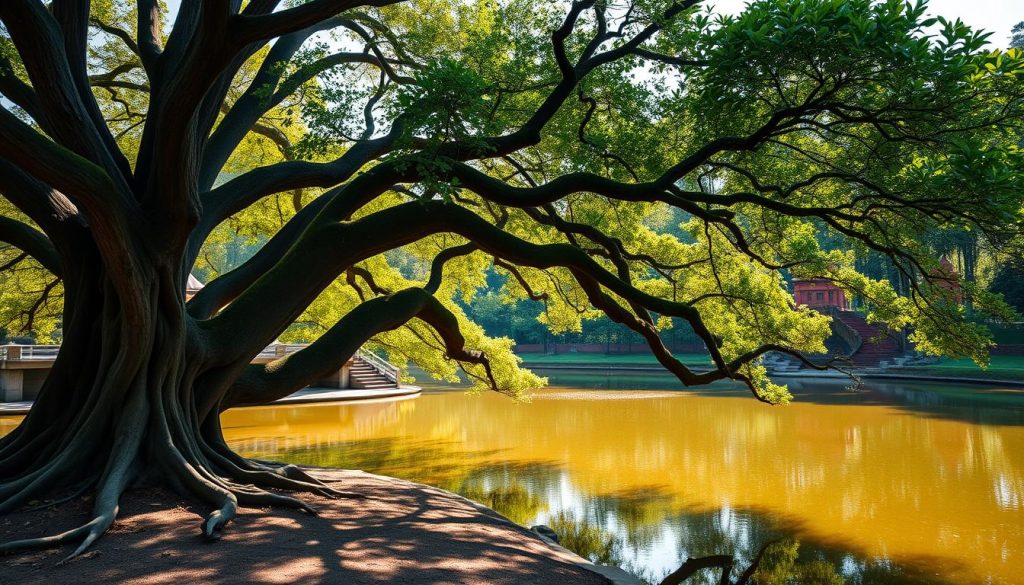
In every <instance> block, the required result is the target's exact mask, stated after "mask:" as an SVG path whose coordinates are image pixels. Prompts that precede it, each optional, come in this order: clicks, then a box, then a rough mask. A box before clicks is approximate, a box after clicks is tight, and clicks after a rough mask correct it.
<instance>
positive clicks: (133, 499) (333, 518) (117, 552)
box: [0, 469, 625, 585]
mask: <svg viewBox="0 0 1024 585" xmlns="http://www.w3.org/2000/svg"><path fill="white" fill-rule="evenodd" d="M315 475H317V476H318V477H319V478H321V479H322V480H323V481H325V482H326V483H328V484H329V485H331V486H332V487H334V488H336V489H340V490H344V491H346V492H352V493H356V494H362V495H365V496H366V497H365V498H360V499H348V498H346V499H338V500H329V499H326V498H323V497H320V496H313V495H305V496H303V498H304V499H306V500H307V501H308V502H310V503H311V504H313V505H314V507H316V508H317V509H318V510H319V515H318V516H310V515H307V514H303V513H301V512H296V511H292V510H276V509H275V510H258V509H251V508H243V509H241V510H240V512H239V515H238V517H237V518H236V519H235V521H234V522H233V523H232V524H231V525H230V526H229V527H228V528H227V530H225V532H224V536H223V538H222V539H221V540H220V541H218V542H216V543H206V542H204V541H202V540H200V538H199V535H198V532H199V531H198V527H199V523H200V520H201V515H202V514H203V513H205V512H207V511H208V510H207V508H208V506H205V505H202V504H196V503H194V502H189V501H185V500H182V499H180V498H178V497H177V496H175V495H174V494H172V493H169V492H166V491H164V490H160V489H145V490H135V491H130V492H127V493H126V494H125V495H124V496H123V497H122V503H121V514H120V517H119V519H118V520H117V522H115V524H114V526H113V527H112V528H111V530H110V532H108V534H106V535H104V537H103V538H102V539H100V540H99V541H97V543H96V544H95V545H93V547H92V548H91V549H90V550H89V551H88V552H86V553H85V554H84V555H83V556H82V557H79V558H78V559H76V560H74V561H72V562H70V563H67V564H65V565H61V566H55V565H56V563H57V561H58V560H59V559H61V558H63V557H64V556H65V555H66V554H67V553H68V552H69V550H50V551H41V552H36V553H26V554H22V555H15V556H9V557H2V558H0V572H2V573H3V575H4V579H5V581H6V580H10V582H14V583H49V584H56V583H108V582H119V583H134V584H146V585H150V584H156V583H180V582H188V583H192V582H203V583H218V584H221V583H298V582H301V583H346V584H351V585H361V584H370V583H404V584H407V585H417V584H424V585H425V584H434V583H490V584H495V585H499V584H509V585H512V584H519V583H531V584H535V585H548V584H550V585H561V584H564V583H578V584H581V585H591V584H593V585H605V584H608V583H611V581H609V580H608V579H607V578H606V577H604V576H602V575H600V574H598V573H597V572H595V571H594V570H593V569H592V567H593V565H590V564H589V563H588V562H587V561H585V560H584V559H582V558H580V557H578V556H576V555H575V554H573V553H571V552H569V551H567V550H565V549H562V548H561V547H552V546H549V545H548V544H547V543H545V542H544V541H543V540H542V539H541V538H539V537H538V536H536V535H535V534H533V533H532V532H530V531H529V530H527V529H525V528H523V527H521V526H518V525H516V524H514V523H513V522H511V521H510V520H508V519H506V518H504V517H503V516H500V515H499V514H497V513H496V512H494V511H493V510H490V509H489V508H486V507H484V506H481V505H479V504H475V503H473V502H470V501H469V500H467V499H465V498H462V497H461V496H458V495H456V494H453V493H450V492H447V491H444V490H440V489H437V488H433V487H428V486H425V485H421V484H417V483H413V482H409V481H404V480H400V479H394V478H390V477H385V476H380V475H373V474H369V473H364V472H361V471H350V470H326V469H317V470H316V472H315ZM87 510H88V503H87V502H84V501H82V500H81V499H78V500H73V501H72V502H70V503H67V504H63V505H61V506H60V507H59V508H50V509H46V510H42V511H37V512H27V513H26V512H16V513H13V514H10V515H7V516H5V517H4V518H3V519H2V520H0V540H3V541H8V540H11V539H16V538H26V537H31V536H40V535H43V534H46V533H54V532H61V531H63V530H66V529H68V528H71V527H73V526H74V525H75V523H77V522H80V520H81V518H80V517H84V516H86V514H87ZM621 583H625V581H621Z"/></svg>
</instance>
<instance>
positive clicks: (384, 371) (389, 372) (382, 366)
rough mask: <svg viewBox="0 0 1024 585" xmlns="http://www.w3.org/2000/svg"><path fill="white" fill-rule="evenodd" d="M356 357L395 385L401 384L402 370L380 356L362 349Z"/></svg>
mask: <svg viewBox="0 0 1024 585" xmlns="http://www.w3.org/2000/svg"><path fill="white" fill-rule="evenodd" d="M356 357H357V358H359V359H361V360H363V361H364V362H366V363H367V364H369V365H370V367H372V368H373V369H375V370H377V371H378V372H380V374H381V375H382V376H384V377H385V378H387V379H388V380H391V381H392V382H394V383H395V384H400V383H401V379H402V369H401V368H399V367H398V366H396V365H394V364H392V363H391V362H389V361H387V360H385V359H384V358H382V357H380V356H378V355H377V354H375V353H373V352H370V351H366V350H365V349H360V350H359V351H357V352H356Z"/></svg>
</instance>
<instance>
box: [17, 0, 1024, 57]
mask: <svg viewBox="0 0 1024 585" xmlns="http://www.w3.org/2000/svg"><path fill="white" fill-rule="evenodd" d="M0 1H2V0H0ZM538 1H540V0H538ZM180 3H181V0H167V5H168V7H169V8H170V9H171V13H172V14H174V13H177V11H178V5H179V4H180ZM706 3H707V4H709V5H711V6H714V7H715V8H716V9H717V10H718V11H720V12H725V13H730V14H733V13H736V12H739V11H741V10H743V6H744V5H746V3H747V0H707V2H706ZM1014 5H1016V6H1014ZM928 8H929V12H930V13H931V14H932V15H933V16H944V17H946V18H949V19H953V18H959V19H960V20H962V21H964V22H965V23H967V25H968V26H970V27H971V28H975V29H979V28H980V29H984V30H985V31H988V32H991V33H993V34H992V36H991V37H990V38H989V42H990V44H991V45H992V46H993V47H1006V46H1008V45H1009V42H1010V29H1011V28H1013V25H1014V24H1016V23H1018V22H1021V21H1024V1H1022V0H931V1H930V2H928Z"/></svg>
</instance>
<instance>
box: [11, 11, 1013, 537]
mask: <svg viewBox="0 0 1024 585" xmlns="http://www.w3.org/2000/svg"><path fill="white" fill-rule="evenodd" d="M0 20H2V23H3V26H4V28H3V31H2V34H0V94H2V96H3V98H4V99H3V100H2V102H0V105H2V108H0V193H2V195H3V200H2V207H3V215H2V217H0V241H3V242H4V243H5V244H7V246H8V247H7V248H5V249H4V250H3V252H0V253H2V254H3V255H4V258H3V259H2V264H0V268H2V269H3V273H4V274H3V276H2V278H3V279H4V280H3V283H4V287H3V290H4V292H3V296H2V297H0V311H2V312H3V313H4V315H5V318H6V320H7V321H8V323H10V324H12V325H16V324H20V325H23V326H25V327H27V328H28V329H32V330H34V331H36V333H37V334H38V335H40V336H43V337H53V338H59V339H60V340H61V341H62V342H63V349H62V352H61V357H60V358H59V359H58V362H57V364H56V365H55V369H54V374H53V375H51V380H48V382H47V386H46V387H44V390H43V392H42V394H41V395H40V398H39V400H38V401H37V403H36V406H35V407H34V408H33V414H31V415H30V416H29V417H28V418H27V419H26V421H25V423H24V424H23V425H22V427H20V428H19V430H18V431H16V432H15V433H12V436H10V437H7V438H5V439H4V440H3V441H4V442H2V443H0V477H10V478H12V481H11V482H9V483H6V484H5V486H4V487H2V488H0V512H2V511H4V510H8V509H13V508H14V507H16V506H17V505H19V504H20V503H21V502H24V501H27V499H28V498H30V497H32V496H33V495H34V494H35V493H37V492H38V491H39V489H40V487H41V486H46V485H48V482H49V481H50V480H53V481H56V479H55V478H61V481H64V480H65V479H66V480H67V481H70V478H75V479H77V476H75V473H78V470H79V468H78V467H76V465H77V462H78V461H80V459H81V457H83V456H85V455H83V454H86V451H87V450H91V451H89V452H88V453H87V454H88V456H89V457H94V458H96V459H98V460H102V461H107V462H106V463H105V465H106V467H102V466H101V469H103V470H104V471H103V473H102V474H101V475H100V474H97V475H99V478H100V479H99V480H98V481H99V483H98V484H97V485H98V492H99V497H98V499H97V504H96V507H97V521H96V522H94V523H90V524H88V525H86V526H83V527H82V528H81V529H79V531H75V532H73V533H67V534H65V535H62V536H61V538H60V539H58V541H60V542H63V541H66V540H70V539H75V538H82V537H83V536H84V537H85V538H84V544H83V547H84V546H87V545H88V543H89V542H91V541H92V540H93V539H94V538H95V537H96V536H98V534H99V533H101V532H102V530H104V529H105V528H106V526H109V522H110V521H112V518H113V514H114V513H115V512H116V500H117V496H118V495H119V494H120V491H121V490H122V489H123V488H124V486H125V485H127V483H128V481H129V479H130V478H131V477H133V474H134V473H135V471H136V470H137V469H138V468H140V467H141V468H147V466H153V465H156V466H158V467H159V468H160V469H161V470H162V471H161V473H162V474H163V476H165V477H167V478H168V479H169V481H171V483H172V484H173V485H176V486H178V487H183V488H184V489H186V490H187V489H192V490H193V491H195V492H196V493H199V494H201V495H202V497H203V498H204V499H206V500H208V501H210V502H213V503H215V504H216V505H217V506H218V511H217V512H215V513H214V514H212V515H211V517H210V518H209V519H208V521H207V523H206V524H204V531H205V532H206V533H208V534H213V533H215V532H216V531H218V530H219V529H220V527H221V526H223V524H224V523H226V522H227V520H228V519H230V517H231V516H232V515H233V510H234V505H235V504H236V503H237V502H238V501H242V500H243V499H248V501H257V502H259V503H267V502H271V503H278V504H283V505H288V504H291V505H298V504H295V501H294V500H290V499H286V498H282V497H270V496H268V495H267V494H264V493H254V492H253V491H252V490H253V489H254V488H252V487H251V485H252V484H253V483H261V482H262V483H261V484H266V483H268V482H269V485H271V486H274V487H296V488H300V489H302V488H310V489H314V488H311V485H312V483H311V482H309V481H308V478H306V479H301V480H299V481H298V483H289V481H292V480H295V478H294V477H290V478H289V479H288V480H287V481H286V480H285V478H284V477H283V476H280V475H275V476H273V478H270V479H268V477H267V470H266V469H265V468H263V467H260V466H259V465H257V464H254V463H252V462H246V461H244V460H241V459H240V458H238V457H237V456H235V455H234V454H232V453H230V450H228V449H227V448H226V445H224V443H223V438H222V437H221V434H220V430H219V426H218V422H217V412H218V411H219V410H221V409H224V408H228V407H230V406H233V405H237V404H249V403H259V402H266V401H269V400H273V399H276V398H278V397H281V396H284V395H287V394H289V393H291V392H293V391H294V390H296V389H298V388H300V387H302V386H304V385H307V384H309V383H311V382H314V381H316V380H318V379H320V378H322V377H324V376H325V375H326V374H327V373H329V372H331V371H334V370H336V369H337V368H338V367H339V366H340V365H341V364H342V363H344V361H345V360H347V359H348V357H349V356H351V355H352V353H353V352H354V351H355V350H356V349H357V348H358V347H359V346H361V345H362V344H364V343H367V342H371V343H374V344H376V345H377V346H379V347H382V348H384V349H386V350H387V351H388V352H389V353H391V355H392V356H393V357H402V356H405V357H408V358H412V359H414V360H416V361H417V362H419V363H421V364H422V365H425V366H426V367H427V368H428V369H430V370H431V371H433V372H434V373H436V374H439V375H447V376H451V375H453V374H454V373H455V367H456V364H458V365H460V366H461V367H463V368H465V370H466V372H467V373H468V374H469V375H470V376H471V377H472V378H474V379H475V380H477V381H479V382H480V383H481V384H482V385H486V386H490V387H494V388H497V389H499V390H503V391H505V392H508V393H510V394H513V395H520V394H522V393H523V392H524V391H525V390H526V389H528V388H531V387H535V386H537V385H538V384H540V383H541V380H540V379H538V378H536V377H535V376H533V375H532V374H530V373H529V372H526V371H524V370H522V369H520V368H519V366H518V364H517V360H516V359H515V358H514V356H513V355H512V354H511V352H510V345H511V342H510V341H509V340H507V339H490V338H488V337H487V336H486V335H485V334H484V332H483V331H482V330H481V329H480V328H479V327H478V326H476V325H474V324H473V323H471V322H469V320H468V319H467V318H466V317H465V315H464V313H463V312H462V310H461V309H460V306H462V304H463V303H466V302H471V301H472V297H473V295H474V294H475V292H476V290H477V289H478V288H479V287H480V286H482V284H483V283H484V276H485V274H486V273H487V272H488V271H489V270H495V271H497V272H499V273H502V274H504V275H506V276H507V280H506V284H505V286H504V288H503V294H504V295H505V296H506V298H507V299H509V300H513V299H531V300H534V301H536V302H539V303H544V306H545V311H544V313H543V315H542V319H543V320H544V322H545V323H546V324H547V325H548V326H549V327H551V328H552V329H553V330H556V331H559V330H562V331H564V330H572V329H576V328H579V326H580V323H581V321H582V320H586V319H590V318H593V317H594V316H596V315H607V316H608V317H610V318H611V319H612V320H613V321H615V322H617V323H620V324H621V325H622V326H624V327H627V328H629V329H631V330H633V331H635V332H637V333H638V334H640V335H641V336H643V338H644V339H645V340H646V341H647V342H648V343H649V345H650V347H651V350H652V352H654V354H655V355H656V356H657V358H658V360H659V362H660V363H661V364H662V365H664V366H665V367H666V368H667V369H668V370H669V371H671V372H672V373H673V374H675V375H676V376H677V377H678V378H679V379H680V380H681V381H683V382H684V383H686V384H691V385H692V384H703V383H708V382H712V381H715V380H720V379H735V380H740V381H742V382H744V383H746V384H747V385H748V386H749V387H750V389H751V390H752V392H753V393H754V395H755V396H756V397H757V398H759V399H762V400H765V401H770V402H778V401H784V400H786V399H787V398H788V394H787V393H786V391H785V388H783V387H781V386H778V385H776V384H774V383H772V382H771V380H770V379H769V378H768V377H767V376H766V373H765V369H764V368H763V366H761V365H760V357H761V356H763V355H764V354H765V353H766V352H770V351H778V352H784V353H789V354H792V355H795V356H798V357H799V356H802V355H804V354H806V353H808V352H820V351H823V350H824V346H823V342H824V340H825V338H826V337H827V336H828V333H829V325H828V318H827V317H825V316H823V315H820V314H818V313H816V312H814V311H812V310H809V309H808V308H806V307H798V306H795V304H794V303H793V300H792V297H791V295H790V294H789V293H788V291H787V285H786V280H787V278H790V277H798V278H826V279H830V280H833V281H835V282H836V283H837V284H839V285H840V286H842V287H843V288H845V289H846V290H847V291H849V293H850V294H851V295H856V296H857V297H858V298H860V299H863V300H864V302H865V303H866V306H867V307H868V308H869V310H870V312H871V313H870V317H871V318H872V319H876V320H880V321H884V322H885V323H887V324H888V325H889V326H890V327H893V328H895V329H902V328H904V327H910V328H912V332H913V333H912V336H913V339H914V341H916V342H917V347H918V348H919V349H922V350H924V351H928V352H933V353H943V354H947V355H953V356H962V355H966V356H970V357H973V358H974V359H976V360H978V361H979V362H984V361H985V359H986V350H987V347H988V345H989V337H988V335H987V333H986V331H985V329H984V327H983V326H980V325H977V324H976V323H975V322H974V321H969V320H968V319H967V316H966V314H965V311H964V309H963V308H962V306H961V304H960V303H958V302H957V299H956V298H954V295H953V294H951V292H950V290H951V287H950V286H949V282H948V280H949V279H950V278H952V277H951V276H950V275H948V274H946V273H943V272H942V271H940V270H938V259H937V257H936V256H937V254H936V253H935V251H934V250H933V249H932V248H930V247H929V246H928V244H927V242H928V241H929V235H930V234H933V233H935V232H936V231H940V230H961V231H967V232H970V233H972V234H976V235H977V237H978V238H979V240H983V241H984V242H985V243H986V244H987V245H988V246H989V247H990V248H991V249H995V250H1001V249H1005V250H1009V249H1019V248H1015V246H1020V243H1021V241H1022V239H1021V225H1022V223H1021V222H1022V217H1024V210H1022V203H1021V195H1020V194H1021V193H1022V192H1024V189H1022V187H1024V173H1021V172H1020V171H1021V169H1022V162H1024V160H1022V152H1021V149H1020V148H1019V147H1018V145H1017V140H1018V139H1019V136H1020V135H1021V130H1022V128H1021V126H1022V115H1024V84H1022V83H1021V79H1020V77H1021V76H1022V75H1024V54H1022V52H1021V51H1020V50H1008V51H1000V50H988V49H987V48H986V47H985V41H986V35H984V34H980V33H978V32H975V31H972V30H970V29H969V28H967V27H966V26H964V25H963V24H962V23H960V22H959V21H948V20H944V19H939V18H930V17H928V16H927V6H926V5H925V3H924V2H903V1H894V0H885V1H880V2H872V1H870V0H756V1H754V2H751V3H750V4H749V6H748V7H747V8H746V10H745V11H744V12H743V13H742V14H740V15H738V16H735V17H718V16H713V15H711V14H709V13H708V12H707V11H706V9H705V8H704V7H703V6H702V3H701V2H700V1H699V0H668V1H666V0H630V1H627V2H618V1H616V2H611V1H608V0H576V1H573V2H555V3H538V2H535V1H533V0H501V1H497V2H495V1H491V0H479V1H477V0H469V1H460V2H449V1H445V0H430V1H426V0H405V1H402V0H369V1H360V0H310V1H306V2H290V3H281V2H279V0H249V1H248V2H242V1H241V0H230V1H229V0H182V2H181V4H180V7H179V9H178V10H177V12H176V14H175V16H174V18H173V22H171V21H170V20H169V15H168V12H167V10H166V7H165V6H164V5H163V4H162V3H161V2H159V1H157V0H139V1H138V2H128V1H127V0H106V1H95V2H89V1H88V0H53V2H52V3H51V4H49V5H44V4H43V3H42V2H39V1H37V0H5V1H4V2H0ZM868 252H870V253H874V254H881V255H883V256H885V257H887V258H888V259H889V261H890V262H891V263H892V265H893V266H894V267H895V269H896V270H897V271H898V272H899V273H900V274H901V275H902V277H903V279H904V280H905V282H906V283H908V286H909V294H906V295H899V294H897V293H896V292H895V291H894V289H893V288H892V286H890V284H889V283H888V282H887V281H879V280H873V279H870V278H867V277H866V276H864V275H863V274H861V273H859V272H858V271H857V270H856V268H855V267H856V264H855V260H856V258H857V257H858V256H859V255H864V254H866V253H868ZM192 271H194V272H196V273H197V274H199V275H201V276H203V277H204V278H205V279H207V280H208V282H207V284H206V286H205V287H204V288H203V289H202V290H201V291H200V292H199V293H198V294H196V295H195V297H193V298H192V299H191V300H189V301H188V302H187V304H185V302H184V293H185V287H186V284H187V280H188V275H189V273H190V272H192ZM15 291H17V292H15ZM962 291H963V293H962V294H963V296H964V297H966V299H967V300H969V301H970V302H971V306H972V307H973V309H974V311H976V312H977V313H979V314H981V315H982V316H994V317H1008V316H1012V313H1011V312H1009V310H1008V308H1007V306H1006V305H1005V304H1003V303H1002V302H1001V301H1000V300H999V298H997V297H993V296H991V295H988V294H987V293H985V292H984V291H983V290H980V289H978V288H976V287H973V286H971V285H970V284H969V283H964V284H963V288H962ZM669 326H677V327H686V328H688V329H690V330H692V332H693V334H694V335H696V336H697V337H699V338H700V339H701V340H702V341H703V342H704V344H705V346H706V348H707V352H708V354H709V356H710V357H711V360H712V363H713V367H712V369H711V370H710V371H706V372H696V371H693V370H691V369H689V368H688V367H687V366H686V365H684V364H683V363H681V362H679V361H678V360H676V359H675V358H674V357H673V356H672V355H671V354H670V353H669V352H668V351H667V350H666V348H665V346H664V344H663V343H662V341H661V333H662V332H663V331H664V329H665V328H666V327H669ZM279 337H280V338H283V339H296V340H298V339H302V340H309V341H312V343H311V344H310V345H309V346H308V347H307V348H305V349H303V350H301V351H299V352H297V353H295V354H294V355H291V356H289V357H287V358H283V359H280V360H278V361H275V362H272V363H270V364H267V365H265V366H251V365H249V362H250V360H251V359H252V357H253V356H255V355H256V354H257V353H259V351H260V350H261V349H262V348H263V347H265V346H266V345H267V344H268V343H270V342H272V341H273V340H274V339H277V338H279ZM111 409H112V410H111ZM118 409H119V410H118ZM114 411H116V412H117V415H116V416H113V415H111V412H114ZM37 412H38V413H46V414H36V413H37ZM94 413H95V414H94ZM46 416H49V417H55V418H51V419H46V418H45V417H46ZM61 417H63V418H61ZM147 417H148V419H149V420H150V423H149V424H141V423H140V422H139V421H140V420H144V419H147ZM44 429H45V430H44ZM44 432H48V433H58V434H57V435H56V436H54V437H47V436H45V434H42V433H44ZM86 439H88V440H86ZM40 445H42V446H43V449H42V450H39V449H37V447H39V446H40ZM33 449H35V450H33ZM58 453H59V456H58V455H56V454H58ZM108 457H109V460H107V458H108ZM140 462H141V465H136V463H140ZM253 474H256V475H255V476H254V475H253ZM271 475H273V474H271ZM286 475H287V474H286ZM275 478H276V479H275ZM92 480H93V481H96V478H95V477H94V478H92ZM271 480H272V481H271ZM112 510H113V511H112ZM43 542H44V543H53V542H56V541H53V540H47V541H43ZM31 544H33V545H38V544H40V542H38V541H36V542H33V543H31ZM19 546H20V545H19ZM0 548H2V547H0ZM14 548H18V547H14Z"/></svg>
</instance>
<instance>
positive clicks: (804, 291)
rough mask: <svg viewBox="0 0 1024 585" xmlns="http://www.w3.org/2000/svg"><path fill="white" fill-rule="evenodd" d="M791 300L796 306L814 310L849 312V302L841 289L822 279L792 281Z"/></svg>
mask: <svg viewBox="0 0 1024 585" xmlns="http://www.w3.org/2000/svg"><path fill="white" fill-rule="evenodd" d="M793 300H795V301H796V304H797V305H798V306H802V305H806V306H808V307H811V308H814V309H818V308H824V307H836V308H838V309H839V310H841V311H849V310H850V302H849V301H848V300H847V299H846V293H845V292H844V291H843V289H841V288H839V287H838V286H836V284H835V283H834V282H832V281H830V280H827V279H824V278H809V279H806V280H805V279H794V280H793Z"/></svg>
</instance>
